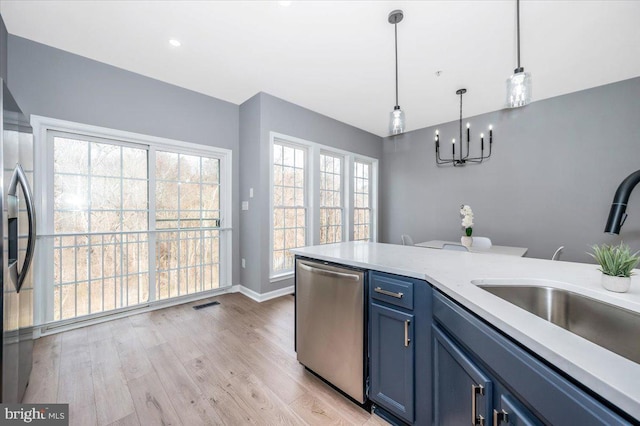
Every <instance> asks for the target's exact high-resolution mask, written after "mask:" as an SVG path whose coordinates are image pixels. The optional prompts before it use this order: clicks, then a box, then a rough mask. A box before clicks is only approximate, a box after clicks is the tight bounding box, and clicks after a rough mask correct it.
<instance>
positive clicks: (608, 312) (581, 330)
mask: <svg viewBox="0 0 640 426" xmlns="http://www.w3.org/2000/svg"><path fill="white" fill-rule="evenodd" d="M478 287H479V288H481V289H483V290H486V291H488V292H489V293H492V294H494V295H496V296H498V297H500V298H501V299H504V300H506V301H507V302H511V303H513V304H514V305H516V306H518V307H520V308H522V309H524V310H526V311H529V312H531V313H532V314H534V315H537V316H539V317H540V318H542V319H545V320H547V321H549V322H551V323H553V324H555V325H557V326H560V327H562V328H564V329H566V330H569V331H570V332H572V333H574V334H577V335H578V336H581V337H583V338H585V339H587V340H589V341H591V342H593V343H595V344H597V345H600V346H602V347H604V348H607V349H609V350H610V351H612V352H615V353H617V354H618V355H621V356H623V357H625V358H627V359H629V360H631V361H633V362H636V363H640V313H637V312H633V311H630V310H628V309H624V308H620V307H618V306H614V305H611V304H609V303H605V302H601V301H599V300H596V299H592V298H591V297H587V296H583V295H581V294H578V293H574V292H571V291H568V290H564V289H559V288H553V287H545V286H515V285H482V284H481V285H478Z"/></svg>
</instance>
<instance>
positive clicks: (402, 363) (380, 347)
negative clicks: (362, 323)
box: [369, 303, 415, 423]
mask: <svg viewBox="0 0 640 426" xmlns="http://www.w3.org/2000/svg"><path fill="white" fill-rule="evenodd" d="M369 315H370V320H371V335H370V336H369V338H370V340H371V354H370V355H371V366H372V368H371V375H370V383H371V387H370V390H369V397H370V398H371V400H372V401H375V402H377V403H378V404H380V405H382V406H383V407H385V408H386V409H387V410H388V411H390V412H391V413H393V414H395V415H396V416H398V417H400V418H402V419H403V420H406V421H408V422H410V423H411V422H413V419H414V411H413V405H414V383H413V381H414V374H415V370H414V363H415V352H414V350H413V347H414V345H413V344H412V341H413V334H414V333H413V330H414V323H413V315H411V314H407V313H404V312H401V311H398V310H397V309H392V308H389V307H386V306H382V305H378V304H376V303H372V304H371V310H370V311H369Z"/></svg>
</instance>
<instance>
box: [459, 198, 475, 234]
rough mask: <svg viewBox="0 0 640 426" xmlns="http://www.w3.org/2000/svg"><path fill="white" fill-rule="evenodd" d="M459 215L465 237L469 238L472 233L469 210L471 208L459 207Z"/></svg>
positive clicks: (471, 216)
mask: <svg viewBox="0 0 640 426" xmlns="http://www.w3.org/2000/svg"><path fill="white" fill-rule="evenodd" d="M460 215H461V216H462V227H463V228H464V232H465V233H466V234H467V237H470V236H471V234H472V233H473V228H472V227H473V210H471V207H469V206H467V205H466V204H463V205H462V206H460Z"/></svg>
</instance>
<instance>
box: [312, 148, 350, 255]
mask: <svg viewBox="0 0 640 426" xmlns="http://www.w3.org/2000/svg"><path fill="white" fill-rule="evenodd" d="M323 155H324V156H327V157H331V158H338V159H340V172H339V176H340V206H338V207H335V206H323V205H322V202H321V201H320V198H319V199H318V222H320V218H321V215H320V210H322V209H335V210H339V211H340V241H339V242H344V241H346V239H345V236H346V235H348V234H349V233H348V232H347V229H346V228H347V227H346V222H345V216H346V215H345V211H346V207H347V205H349V201H348V200H349V197H347V196H346V191H345V168H346V167H345V164H346V161H345V160H346V157H345V156H344V155H342V154H338V153H336V152H335V151H329V150H327V149H325V148H322V149H320V153H319V155H318V176H319V177H320V178H319V179H318V194H320V192H321V191H322V188H321V185H322V179H321V175H322V173H323V170H322V164H321V161H322V160H321V159H322V156H323ZM324 173H327V172H324ZM331 174H333V175H335V174H336V173H335V170H334V172H333V173H331ZM325 191H327V189H326V188H325ZM329 192H336V191H335V190H331V191H329ZM334 226H335V225H334ZM320 228H321V226H320V224H318V231H320ZM318 244H332V243H327V242H324V243H323V242H322V238H321V236H320V235H318Z"/></svg>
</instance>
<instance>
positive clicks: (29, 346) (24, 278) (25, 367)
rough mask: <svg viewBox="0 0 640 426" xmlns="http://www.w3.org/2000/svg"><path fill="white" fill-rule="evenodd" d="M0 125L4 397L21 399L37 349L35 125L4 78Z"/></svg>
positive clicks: (0, 398) (2, 399)
mask: <svg viewBox="0 0 640 426" xmlns="http://www.w3.org/2000/svg"><path fill="white" fill-rule="evenodd" d="M0 81H1V82H2V93H1V95H0V104H2V120H0V122H1V123H2V128H1V129H0V130H1V131H0V164H2V165H3V173H2V174H1V175H0V179H1V180H2V182H1V183H2V184H1V185H0V187H1V188H2V192H1V193H0V212H2V227H1V230H2V238H0V244H1V245H2V247H0V261H1V262H2V275H1V276H0V279H1V281H0V283H1V284H0V288H2V292H1V293H0V295H1V296H2V301H1V303H0V307H1V308H2V351H1V352H0V359H1V360H2V369H1V371H0V375H1V377H2V388H1V389H0V402H3V403H11V402H21V401H22V398H23V397H24V393H25V391H26V388H27V384H28V383H29V375H30V374H31V365H32V352H33V306H34V304H33V279H32V274H31V269H30V265H31V263H32V261H33V256H34V250H35V241H36V240H35V237H36V236H35V229H36V228H35V220H36V216H35V210H34V205H33V196H32V193H31V188H30V184H29V182H30V181H32V180H33V129H32V128H31V126H30V124H29V120H27V117H26V116H25V115H24V114H23V113H22V111H20V108H18V105H17V104H16V102H15V100H14V99H13V96H11V93H9V90H8V88H7V86H6V84H5V82H4V81H2V80H0Z"/></svg>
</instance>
